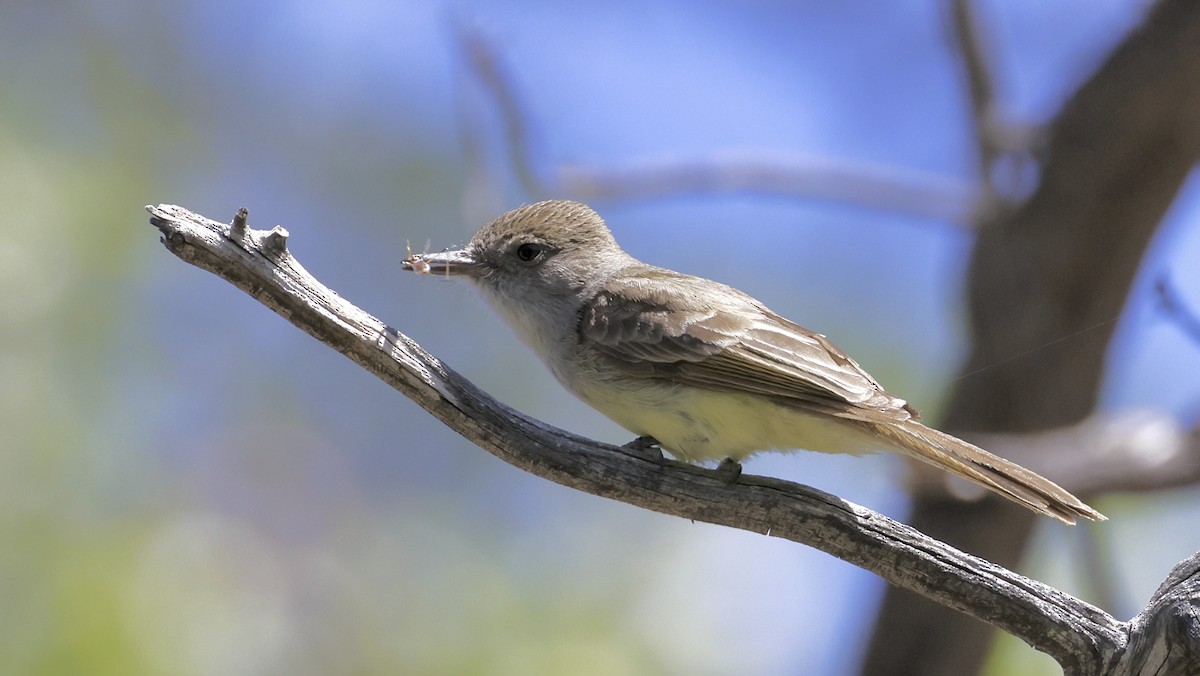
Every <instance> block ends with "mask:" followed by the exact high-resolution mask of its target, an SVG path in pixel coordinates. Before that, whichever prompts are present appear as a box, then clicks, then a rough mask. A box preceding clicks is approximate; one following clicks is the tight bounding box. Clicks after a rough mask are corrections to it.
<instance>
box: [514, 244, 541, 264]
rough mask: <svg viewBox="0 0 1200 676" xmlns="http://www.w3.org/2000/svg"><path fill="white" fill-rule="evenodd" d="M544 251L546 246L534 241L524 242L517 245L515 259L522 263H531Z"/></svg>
mask: <svg viewBox="0 0 1200 676" xmlns="http://www.w3.org/2000/svg"><path fill="white" fill-rule="evenodd" d="M544 253H546V247H545V246H542V245H541V244H536V243H534V242H526V243H525V244H522V245H521V246H519V247H517V259H518V260H520V261H521V262H522V263H532V262H534V261H536V260H538V259H539V258H541V257H542V254H544Z"/></svg>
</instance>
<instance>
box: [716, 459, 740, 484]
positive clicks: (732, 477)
mask: <svg viewBox="0 0 1200 676" xmlns="http://www.w3.org/2000/svg"><path fill="white" fill-rule="evenodd" d="M717 473H718V474H720V475H721V478H723V479H725V483H730V484H732V483H737V480H738V477H740V476H742V463H740V462H738V461H737V460H734V459H733V458H729V457H726V458H725V459H724V460H722V461H721V464H719V465H717Z"/></svg>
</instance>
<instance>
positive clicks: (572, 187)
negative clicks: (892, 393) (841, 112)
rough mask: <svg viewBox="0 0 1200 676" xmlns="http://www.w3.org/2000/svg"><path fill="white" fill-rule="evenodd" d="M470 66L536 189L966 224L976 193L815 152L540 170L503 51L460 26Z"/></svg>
mask: <svg viewBox="0 0 1200 676" xmlns="http://www.w3.org/2000/svg"><path fill="white" fill-rule="evenodd" d="M459 43H460V45H462V50H463V53H464V55H465V56H466V62H467V65H468V66H469V67H470V68H471V71H472V72H473V74H474V76H475V78H476V79H477V80H478V81H479V82H480V84H482V85H483V87H484V89H485V91H486V92H487V93H488V95H489V96H490V97H491V99H492V100H493V101H494V102H495V106H496V111H497V113H498V114H499V116H500V118H501V120H502V121H503V126H504V131H505V136H506V140H507V142H508V149H509V154H510V160H511V162H512V166H513V171H514V172H515V173H516V175H517V178H518V179H519V180H520V182H521V185H522V186H523V187H524V189H525V190H526V191H527V192H528V193H529V194H531V195H556V196H564V197H565V196H570V197H573V198H575V199H579V200H582V201H598V200H640V199H655V198H661V197H668V196H671V195H679V194H686V193H706V194H711V193H721V192H741V193H759V194H766V195H782V196H785V197H794V198H804V199H816V200H825V201H831V202H837V203H844V204H853V205H857V206H866V207H870V208H874V209H879V210H881V211H888V212H896V213H902V214H909V215H912V216H918V217H921V218H926V219H931V220H936V221H942V222H947V223H956V224H960V223H964V222H966V220H967V216H968V215H969V214H970V212H971V208H972V205H973V204H975V202H976V199H977V196H978V195H977V193H978V191H977V189H976V187H975V186H974V185H973V184H970V183H967V182H964V181H962V180H959V179H957V178H954V177H951V176H946V175H939V174H931V173H926V172H919V171H916V170H913V169H911V168H908V167H897V166H888V165H881V164H876V163H870V162H858V161H850V160H846V159H836V158H828V157H818V156H804V155H783V154H780V153H771V152H762V151H755V152H751V151H741V152H737V153H730V152H726V153H722V154H720V155H718V156H715V157H710V158H706V159H698V160H689V159H678V158H667V159H654V160H651V161H646V162H642V163H640V164H635V165H631V166H624V167H613V168H607V169H604V168H597V167H594V166H590V165H589V166H557V167H551V168H550V169H549V170H546V171H542V172H539V171H538V169H537V167H538V166H539V164H540V163H539V158H537V156H536V153H535V152H534V149H533V146H534V143H533V141H532V134H531V132H530V126H531V125H530V123H529V121H528V118H527V117H526V114H525V111H524V109H523V107H522V105H521V104H520V96H519V95H518V93H517V88H516V86H515V84H514V82H513V78H512V77H511V76H510V74H509V73H507V72H506V71H505V69H504V67H503V63H502V60H501V58H500V55H499V54H498V53H497V52H496V51H495V49H494V48H493V47H492V46H491V44H489V42H488V41H487V40H486V39H485V38H484V37H483V36H482V35H479V34H475V33H471V32H469V31H466V30H460V32H459Z"/></svg>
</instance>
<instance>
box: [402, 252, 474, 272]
mask: <svg viewBox="0 0 1200 676" xmlns="http://www.w3.org/2000/svg"><path fill="white" fill-rule="evenodd" d="M403 266H404V269H405V270H411V271H413V272H415V273H417V274H419V275H462V276H465V277H478V276H479V275H480V273H482V272H483V263H482V262H481V261H479V260H478V259H476V258H475V256H474V254H472V253H471V251H470V250H468V249H459V250H458V251H442V252H440V253H426V254H411V253H410V254H409V255H408V258H405V259H404V263H403Z"/></svg>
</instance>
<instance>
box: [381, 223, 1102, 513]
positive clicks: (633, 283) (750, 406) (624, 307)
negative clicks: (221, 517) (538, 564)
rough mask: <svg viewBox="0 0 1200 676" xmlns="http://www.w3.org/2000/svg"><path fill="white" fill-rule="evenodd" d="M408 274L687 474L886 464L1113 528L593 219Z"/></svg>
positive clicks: (456, 255)
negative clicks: (752, 467) (510, 332)
mask: <svg viewBox="0 0 1200 676" xmlns="http://www.w3.org/2000/svg"><path fill="white" fill-rule="evenodd" d="M404 269H405V270H413V271H415V272H418V273H423V274H444V275H457V276H462V277H466V278H468V279H470V280H471V281H472V282H474V283H475V285H476V286H478V287H479V288H480V289H481V290H482V291H483V293H484V295H485V296H486V297H487V299H488V301H489V302H490V303H491V304H492V306H493V307H495V308H496V310H498V311H499V312H500V314H501V315H502V316H503V317H504V318H505V319H506V320H508V323H509V324H511V325H512V326H513V328H514V329H515V330H516V332H517V334H518V335H519V336H520V337H521V339H522V340H523V341H524V342H525V343H526V344H527V345H529V346H530V347H531V348H533V350H534V351H535V352H537V354H538V356H540V357H541V358H542V360H543V361H544V362H545V363H546V365H547V366H549V367H550V370H551V371H552V372H553V373H554V376H555V377H556V378H558V380H559V382H561V383H562V384H563V385H564V386H565V387H566V388H567V389H569V390H571V391H572V392H574V393H575V394H576V395H577V396H579V397H580V398H581V399H583V400H584V401H585V402H587V403H588V404H590V405H592V406H593V407H594V408H596V409H597V410H599V411H600V412H601V413H604V414H605V415H607V416H608V417H610V418H612V419H613V420H614V421H616V422H617V423H619V424H620V425H621V426H623V427H625V428H626V429H628V430H630V431H632V432H633V433H635V434H638V435H641V436H646V437H652V438H653V439H654V440H656V441H657V443H658V445H659V446H660V447H661V448H663V449H665V450H667V451H669V452H670V453H671V454H672V455H674V456H676V457H678V458H680V459H681V460H686V461H691V462H696V461H703V460H721V459H732V460H733V461H735V462H736V461H740V460H742V459H743V458H745V457H746V456H748V455H750V454H752V453H755V452H757V451H766V450H790V449H808V450H813V451H823V452H832V453H853V454H861V453H869V452H874V451H881V450H887V451H893V452H898V453H901V454H903V455H907V456H909V457H912V458H916V459H918V460H921V461H924V462H927V463H929V464H931V465H934V466H936V467H940V468H941V469H943V470H946V471H947V472H950V473H952V474H955V475H958V476H960V477H963V478H966V479H969V480H971V481H973V482H975V483H977V484H979V485H981V486H983V487H985V488H988V489H990V490H993V491H995V492H997V493H999V494H1000V495H1003V496H1004V497H1006V498H1009V499H1010V500H1013V501H1015V502H1017V503H1020V504H1022V505H1024V506H1026V507H1028V508H1030V509H1032V510H1034V511H1036V512H1040V513H1042V514H1045V515H1047V516H1051V517H1054V518H1056V519H1059V520H1060V521H1064V522H1066V523H1075V519H1076V518H1078V517H1085V518H1088V519H1095V520H1103V519H1104V518H1105V517H1104V516H1103V515H1102V514H1100V513H1099V512H1097V511H1096V510H1094V509H1092V508H1091V507H1089V506H1087V505H1085V504H1084V503H1083V502H1081V501H1080V500H1079V499H1078V498H1076V497H1075V496H1073V495H1071V494H1070V493H1068V492H1067V491H1065V490H1063V489H1062V488H1060V487H1059V486H1057V485H1055V484H1054V483H1053V482H1051V481H1049V480H1047V479H1045V478H1043V477H1041V476H1039V475H1038V474H1036V473H1034V472H1031V471H1029V470H1027V469H1025V468H1023V467H1020V466H1018V465H1016V464H1014V463H1011V462H1009V461H1007V460H1004V459H1003V458H999V457H997V456H995V455H992V454H991V453H988V452H987V451H985V450H983V449H981V448H978V447H976V446H973V445H971V444H969V443H967V442H965V441H962V440H960V439H957V438H955V437H952V436H950V435H949V434H945V433H943V432H939V431H938V430H935V429H933V428H930V427H926V426H925V425H922V424H921V422H920V419H919V416H918V415H917V412H916V410H915V409H914V408H913V407H912V406H909V405H908V403H907V402H905V401H904V400H903V399H899V398H897V397H893V396H892V395H890V394H888V393H887V392H885V391H884V390H883V388H882V387H880V385H879V383H877V382H875V379H874V378H872V377H871V376H870V375H869V374H868V373H867V372H866V371H864V370H863V369H862V367H860V366H859V365H858V363H857V362H855V361H854V360H853V359H851V358H850V357H849V356H848V355H847V354H846V353H845V352H843V351H842V350H840V349H839V348H838V347H837V346H836V345H834V344H833V343H832V342H830V341H829V340H828V339H827V338H826V337H825V336H823V335H821V334H819V333H814V332H812V331H809V330H808V329H805V328H803V327H801V326H799V325H798V324H795V323H793V322H791V321H789V320H787V319H785V318H783V317H781V316H779V315H777V314H775V313H774V312H772V311H771V310H769V309H768V308H767V307H766V306H765V305H763V304H762V303H760V302H759V301H757V300H755V299H754V298H751V297H750V296H748V295H746V294H744V293H742V292H741V291H738V290H737V289H734V288H731V287H729V286H726V285H724V284H721V283H718V282H714V281H711V280H708V279H702V278H700V277H693V276H691V275H685V274H681V273H678V272H673V271H671V270H666V269H663V268H659V267H655V266H653V265H647V264H646V263H642V262H641V261H639V260H637V259H635V258H634V257H632V256H630V255H629V254H627V253H625V251H623V250H622V249H621V247H620V246H618V245H617V242H616V240H615V239H614V238H613V236H612V233H611V232H609V229H608V227H607V226H606V225H605V224H604V220H603V219H602V218H600V216H599V214H597V213H596V212H595V211H593V210H592V209H591V208H589V207H588V206H586V205H584V204H579V203H577V202H566V201H556V200H554V201H546V202H538V203H537V204H531V205H527V206H524V207H521V208H519V209H516V210H513V211H510V212H508V213H506V214H504V215H503V216H500V217H499V218H497V219H496V220H494V221H492V222H491V223H489V224H487V225H486V226H484V227H483V228H482V229H481V230H479V232H477V233H476V234H475V236H474V237H472V238H471V241H470V243H469V244H467V246H466V247H465V248H463V249H461V250H458V251H444V252H441V253H433V254H419V255H410V256H409V257H408V258H407V259H406V260H405V261H404Z"/></svg>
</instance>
